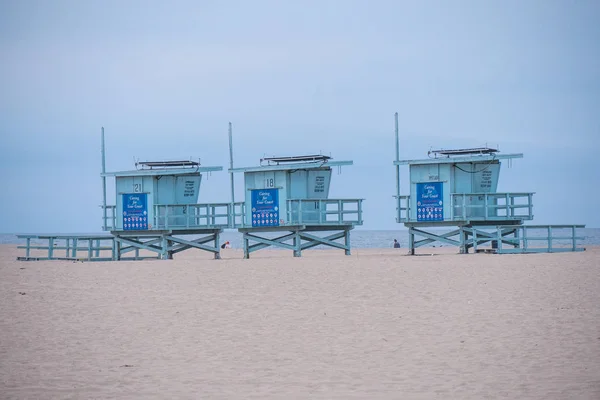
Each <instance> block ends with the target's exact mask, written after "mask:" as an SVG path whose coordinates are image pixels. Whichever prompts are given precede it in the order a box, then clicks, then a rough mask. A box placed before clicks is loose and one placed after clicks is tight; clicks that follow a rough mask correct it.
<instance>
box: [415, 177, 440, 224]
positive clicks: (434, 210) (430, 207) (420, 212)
mask: <svg viewBox="0 0 600 400" xmlns="http://www.w3.org/2000/svg"><path fill="white" fill-rule="evenodd" d="M442 188H443V183H442V182H427V183H417V221H443V220H444V192H443V190H442Z"/></svg>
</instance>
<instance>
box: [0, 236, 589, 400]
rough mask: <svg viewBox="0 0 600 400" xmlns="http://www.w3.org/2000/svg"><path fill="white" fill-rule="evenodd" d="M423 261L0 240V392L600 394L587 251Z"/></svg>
mask: <svg viewBox="0 0 600 400" xmlns="http://www.w3.org/2000/svg"><path fill="white" fill-rule="evenodd" d="M427 252H431V253H436V255H433V256H428V255H423V256H414V257H410V256H406V249H400V250H397V249H382V250H375V249H368V250H366V249H364V250H363V249H354V250H353V255H352V256H344V255H343V252H342V251H329V250H314V251H306V252H304V254H303V257H302V258H293V257H292V255H291V252H289V251H276V250H272V251H262V252H257V253H253V254H252V256H253V258H252V259H250V260H243V259H242V254H241V251H240V250H238V249H228V250H225V251H223V258H224V259H223V260H219V261H216V260H212V259H211V258H210V255H209V254H207V253H203V252H199V251H188V252H183V253H181V254H178V255H177V256H176V259H175V260H169V261H160V260H146V261H122V262H96V263H93V262H83V263H81V262H78V263H74V262H69V261H39V262H18V261H16V260H15V258H16V256H17V254H19V253H18V251H17V249H16V247H15V246H12V245H4V246H0V398H2V399H69V398H73V399H91V398H94V399H105V398H119V399H166V398H169V399H170V398H173V399H175V398H178V399H179V398H182V399H186V398H189V399H200V398H202V399H213V398H214V399H234V398H240V399H268V398H278V399H304V398H319V399H351V398H354V399H487V398H500V399H503V398H507V399H545V400H548V399H600V248H597V247H596V248H588V250H587V251H586V252H582V253H560V254H528V255H493V254H470V255H459V254H456V249H455V248H442V249H439V248H433V249H430V250H421V253H427ZM440 253H441V254H440Z"/></svg>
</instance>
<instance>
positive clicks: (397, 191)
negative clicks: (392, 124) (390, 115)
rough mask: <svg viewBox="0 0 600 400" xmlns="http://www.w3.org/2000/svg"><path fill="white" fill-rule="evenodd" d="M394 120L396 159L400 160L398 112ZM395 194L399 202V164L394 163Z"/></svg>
mask: <svg viewBox="0 0 600 400" xmlns="http://www.w3.org/2000/svg"><path fill="white" fill-rule="evenodd" d="M394 117H395V120H396V161H400V142H399V141H398V113H396V114H394ZM396 196H398V204H400V166H399V165H396Z"/></svg>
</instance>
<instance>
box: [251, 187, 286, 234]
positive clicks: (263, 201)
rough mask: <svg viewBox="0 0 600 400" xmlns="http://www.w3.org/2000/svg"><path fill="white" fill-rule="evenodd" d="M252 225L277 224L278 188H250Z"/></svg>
mask: <svg viewBox="0 0 600 400" xmlns="http://www.w3.org/2000/svg"><path fill="white" fill-rule="evenodd" d="M251 193H252V202H251V203H252V227H253V228H254V227H262V226H279V189H258V190H252V192H251Z"/></svg>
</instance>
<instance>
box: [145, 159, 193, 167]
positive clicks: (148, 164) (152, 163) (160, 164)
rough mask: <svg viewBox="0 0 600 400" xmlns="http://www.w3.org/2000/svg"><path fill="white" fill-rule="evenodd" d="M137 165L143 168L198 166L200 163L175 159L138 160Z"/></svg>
mask: <svg viewBox="0 0 600 400" xmlns="http://www.w3.org/2000/svg"><path fill="white" fill-rule="evenodd" d="M137 165H141V166H142V168H144V167H146V168H150V169H152V168H169V167H197V166H199V165H200V163H199V162H197V161H187V160H182V161H179V160H173V161H141V162H137V163H136V166H137Z"/></svg>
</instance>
